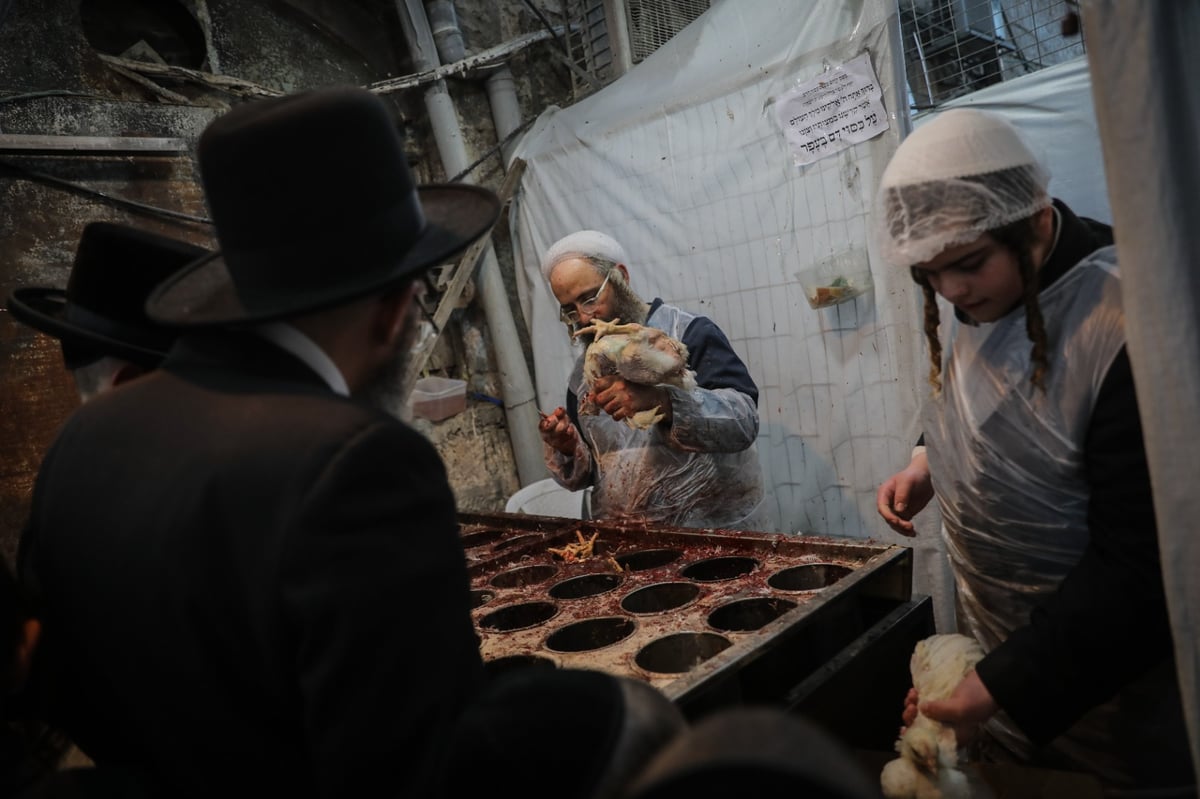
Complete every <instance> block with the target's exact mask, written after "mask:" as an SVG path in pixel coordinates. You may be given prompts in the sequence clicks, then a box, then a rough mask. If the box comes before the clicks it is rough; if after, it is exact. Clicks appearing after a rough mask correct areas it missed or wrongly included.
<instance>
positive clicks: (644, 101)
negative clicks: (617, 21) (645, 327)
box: [511, 0, 1111, 627]
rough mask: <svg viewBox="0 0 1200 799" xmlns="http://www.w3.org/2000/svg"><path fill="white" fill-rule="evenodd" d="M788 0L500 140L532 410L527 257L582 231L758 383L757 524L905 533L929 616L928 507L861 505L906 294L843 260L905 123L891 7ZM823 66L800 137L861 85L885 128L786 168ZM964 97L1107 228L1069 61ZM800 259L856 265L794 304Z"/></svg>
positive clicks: (907, 380) (940, 595)
mask: <svg viewBox="0 0 1200 799" xmlns="http://www.w3.org/2000/svg"><path fill="white" fill-rule="evenodd" d="M806 6H807V7H806V8H803V9H798V8H797V6H796V4H794V3H789V2H770V3H769V2H765V1H760V2H755V3H734V2H721V3H716V4H715V5H714V6H713V8H711V9H710V10H709V11H708V12H707V13H706V14H704V15H703V16H702V17H700V18H699V19H698V20H696V22H695V23H693V24H692V25H690V26H689V27H688V28H687V29H685V30H684V31H682V32H681V33H680V34H678V35H677V36H676V37H675V38H673V39H672V40H671V41H669V42H668V43H667V44H666V45H665V46H663V47H662V48H661V49H659V50H658V51H656V52H655V53H654V54H653V55H652V56H651V57H650V58H648V59H647V60H646V61H644V62H643V63H641V64H639V65H638V66H636V67H635V68H634V69H633V70H631V71H630V72H629V73H627V74H626V75H625V76H624V77H622V78H621V79H620V80H618V81H616V82H615V83H613V84H612V85H610V86H608V87H606V88H605V89H603V90H602V91H600V92H597V93H596V94H595V95H593V96H591V97H589V98H587V99H585V100H583V101H581V102H580V103H577V104H576V105H574V106H571V107H570V108H566V109H557V108H554V109H550V110H548V111H547V112H546V113H545V114H543V115H542V117H541V118H540V119H539V120H538V121H537V123H536V124H535V126H534V127H533V129H532V130H531V131H530V133H529V134H527V135H526V137H525V138H524V139H523V140H522V141H521V143H520V145H519V147H518V149H517V151H516V153H515V154H514V155H515V156H517V157H521V158H524V159H525V160H526V162H527V164H528V165H527V168H526V171H525V175H524V178H523V181H522V185H521V190H520V192H519V193H518V194H517V196H516V198H515V199H514V204H513V213H512V214H511V220H512V228H513V230H512V232H513V241H514V245H515V248H516V254H517V261H518V269H519V273H518V290H519V292H520V294H521V300H522V306H523V310H524V314H525V318H526V320H527V321H528V323H529V324H530V327H531V341H532V342H533V359H534V368H535V380H536V385H537V395H538V403H539V405H540V406H541V408H542V409H543V410H546V411H549V410H551V409H553V408H554V407H556V406H557V405H560V404H562V403H563V400H564V395H565V386H566V379H567V375H568V373H569V371H570V368H571V364H572V362H573V360H574V357H575V355H576V352H577V351H576V350H573V349H572V348H571V345H570V342H569V338H568V335H567V332H566V329H565V328H564V327H563V325H562V323H561V322H560V321H559V319H558V304H557V303H556V302H555V300H554V298H553V295H552V294H551V293H550V290H549V288H548V286H546V284H545V281H544V280H543V278H542V276H541V273H540V271H539V268H538V264H539V261H540V256H541V254H542V252H544V251H545V249H546V248H547V247H548V246H549V245H550V244H551V243H553V242H554V241H555V240H556V239H558V238H559V237H561V236H563V235H565V234H567V233H571V232H574V231H576V230H579V229H585V228H594V229H599V230H603V231H605V232H607V233H609V234H611V235H613V236H615V237H616V238H617V239H618V240H619V241H620V242H621V243H622V244H623V245H624V247H625V249H626V252H627V253H628V254H629V259H630V262H631V263H630V264H629V267H630V279H631V283H632V286H633V288H634V289H635V290H636V291H638V292H639V293H640V294H642V296H644V297H646V298H652V297H655V296H660V297H662V298H663V299H665V300H666V301H668V302H671V303H674V304H676V305H680V306H682V307H684V308H686V309H688V310H692V311H695V312H698V313H702V314H705V315H707V316H709V317H711V318H712V319H713V320H714V321H715V322H716V323H717V324H718V325H720V326H721V327H722V328H723V329H724V330H725V332H726V334H727V335H728V336H729V338H730V340H731V341H732V343H733V346H734V348H735V350H736V351H737V352H738V353H739V354H740V355H741V356H742V357H743V359H744V360H745V361H746V362H747V365H748V366H749V369H750V373H751V375H752V376H753V377H754V378H755V380H756V381H757V383H758V386H759V390H760V398H759V409H760V414H761V419H762V426H761V431H760V435H759V439H758V451H759V457H760V460H761V462H762V465H763V469H764V473H765V475H766V482H767V491H768V498H767V499H768V503H769V506H770V507H769V510H770V513H771V514H772V515H773V517H774V524H775V525H776V526H775V528H774V529H778V530H781V531H784V532H803V533H812V534H823V535H833V536H849V537H859V538H864V537H872V538H875V539H877V540H883V541H889V542H895V543H901V544H905V545H910V546H914V548H915V550H916V570H915V573H914V590H915V591H916V592H917V593H921V594H928V595H931V596H933V597H934V599H935V613H936V614H937V618H938V624H939V627H944V626H945V625H948V624H949V623H950V619H951V618H952V617H951V616H950V615H949V614H950V613H951V607H952V604H951V603H952V587H951V581H950V578H949V574H948V572H947V570H946V566H945V559H944V556H943V555H942V551H943V550H942V547H941V541H940V538H939V536H938V534H937V530H938V524H939V521H940V520H939V519H938V518H937V513H936V510H935V509H934V508H933V507H932V506H931V507H930V508H929V509H928V510H926V511H925V512H924V513H922V514H921V515H920V516H919V517H918V518H917V522H918V530H919V531H920V535H919V536H918V537H917V538H915V539H910V538H904V537H902V536H899V535H897V534H895V533H893V532H892V531H891V530H889V529H888V528H887V527H886V525H885V524H884V523H883V522H882V520H881V519H880V518H879V516H878V514H877V512H876V511H875V492H876V490H877V488H878V486H879V485H880V483H882V482H883V481H884V480H885V479H887V477H889V476H890V475H891V474H892V473H894V472H895V471H896V470H898V469H899V468H902V467H903V466H904V465H906V464H907V463H908V460H909V456H910V452H911V449H912V446H913V444H914V443H915V442H916V439H917V436H918V435H919V433H920V430H919V429H918V428H917V411H918V405H919V402H920V401H921V399H923V397H924V396H925V392H926V390H927V386H926V383H925V375H926V373H927V362H926V358H927V356H926V354H925V351H924V343H923V339H922V334H921V322H920V317H919V313H918V307H919V297H918V294H917V292H916V290H915V287H914V286H913V284H912V281H911V279H910V277H909V275H908V273H907V272H906V271H903V272H895V271H893V270H889V269H886V268H884V267H882V266H881V265H880V264H879V263H878V262H877V260H876V259H874V258H871V259H867V258H864V256H863V253H864V252H869V251H870V250H869V242H868V240H867V232H866V231H867V220H868V215H869V212H870V205H871V200H872V196H873V193H874V190H875V186H876V183H877V175H878V174H879V173H880V172H881V171H882V168H883V166H884V165H885V164H886V162H887V160H888V159H889V158H890V156H891V154H892V153H893V152H894V150H895V147H896V145H897V144H898V143H899V141H900V139H901V138H902V136H903V135H904V133H905V132H906V131H907V129H908V125H909V122H908V112H907V107H906V105H905V100H904V99H898V98H906V90H905V84H904V78H903V65H902V63H900V62H899V61H898V53H897V52H896V45H895V41H896V40H895V37H896V36H897V34H898V22H897V19H896V17H895V16H894V11H895V8H894V5H893V4H891V3H886V2H881V1H880V2H865V3H850V2H845V0H823V1H820V2H813V3H809V4H806ZM864 56H866V58H865V59H864V58H863V57H864ZM856 59H862V60H856ZM864 62H866V63H867V64H868V66H869V73H868V72H864V71H862V70H861V68H859V67H860V65H862V64H863V63H864ZM842 73H848V74H850V76H851V78H850V79H849V80H847V81H844V86H845V89H844V90H843V91H842V92H841V93H840V94H836V93H835V94H832V95H830V94H828V93H825V94H824V95H823V100H822V102H821V103H812V104H810V105H809V106H806V108H809V107H811V108H818V107H819V108H823V110H824V111H825V113H824V114H819V115H818V114H814V115H813V116H811V117H809V118H806V119H805V120H804V123H805V125H801V126H800V128H801V130H802V129H803V128H804V127H805V126H807V124H808V123H809V122H810V121H811V122H821V123H825V125H824V126H825V128H826V129H828V128H830V127H831V126H833V122H832V121H831V120H830V115H831V113H832V112H834V111H835V110H836V111H839V112H840V111H841V110H845V107H849V106H852V105H853V103H852V102H840V103H838V104H831V103H830V99H831V98H836V99H840V100H844V101H850V100H854V101H857V100H858V99H859V98H860V97H861V98H862V99H866V96H867V94H868V91H866V90H865V87H866V86H867V85H868V84H869V83H870V82H871V81H872V80H875V81H877V82H878V86H877V87H876V88H877V89H878V90H879V92H880V97H881V100H882V104H883V109H884V111H885V113H886V117H887V118H886V128H887V129H886V130H884V131H883V132H881V133H879V132H876V133H875V135H874V136H873V138H870V139H868V140H866V141H861V142H838V147H841V146H842V145H843V144H846V146H845V147H844V148H842V149H839V150H837V151H835V152H832V153H829V154H825V153H821V154H820V157H817V158H816V159H815V160H811V162H809V163H803V162H804V161H805V160H806V159H804V158H797V154H796V145H797V138H798V136H799V137H801V138H802V137H803V136H804V135H808V136H809V137H810V141H812V140H814V139H813V138H812V136H813V135H814V134H815V133H816V131H815V130H811V131H808V132H807V133H806V134H800V133H799V132H796V133H795V135H791V136H789V134H788V131H787V130H786V128H785V125H784V123H782V122H781V118H780V117H781V115H780V114H779V104H781V103H782V104H785V105H786V104H787V103H788V102H789V101H790V102H791V103H793V104H794V103H795V102H796V98H797V97H798V96H802V95H804V93H805V92H807V91H810V90H811V89H812V87H813V86H814V85H816V86H819V85H820V83H821V81H822V80H827V81H828V80H829V79H831V78H836V77H837V76H839V75H841V74H842ZM860 89H863V90H864V91H861V92H859V93H858V94H856V95H854V96H853V97H850V94H851V93H852V92H858V91H859V90H860ZM808 96H815V95H813V94H810V95H808ZM966 103H976V104H982V105H985V106H986V107H989V108H991V109H993V110H996V111H999V112H1001V113H1004V114H1005V115H1006V116H1008V117H1009V118H1010V119H1012V120H1013V122H1014V123H1016V124H1017V126H1018V127H1019V128H1021V129H1022V130H1023V131H1024V132H1025V133H1026V135H1028V136H1029V138H1030V139H1031V142H1032V144H1033V146H1034V147H1035V149H1036V151H1037V152H1038V153H1039V155H1043V156H1044V157H1045V158H1046V160H1047V161H1048V162H1049V166H1050V168H1051V170H1052V172H1053V179H1052V182H1051V190H1052V191H1053V192H1054V193H1055V194H1056V195H1057V196H1060V197H1062V198H1063V199H1064V200H1066V201H1067V202H1068V203H1069V204H1071V205H1072V206H1073V207H1074V208H1075V209H1076V210H1077V211H1078V212H1079V213H1081V214H1083V215H1086V216H1092V217H1095V218H1098V219H1102V220H1104V221H1109V219H1110V218H1111V217H1110V214H1109V212H1108V207H1107V202H1106V194H1105V189H1104V176H1103V172H1102V170H1101V169H1100V156H1099V140H1098V138H1097V136H1096V132H1095V121H1094V118H1093V116H1092V109H1091V96H1090V92H1089V88H1088V78H1087V68H1086V63H1085V62H1084V61H1082V60H1080V61H1077V62H1073V63H1070V64H1066V65H1062V66H1061V67H1055V68H1051V69H1047V70H1043V71H1041V72H1039V73H1036V74H1033V75H1029V76H1026V77H1024V78H1021V79H1018V80H1015V81H1010V82H1007V83H1004V84H999V85H997V86H993V87H990V88H989V89H987V90H985V91H982V92H978V93H976V94H974V95H971V96H969V97H967V98H963V99H962V100H960V101H957V102H956V103H955V104H956V105H957V104H966ZM865 110H866V109H864V111H865ZM782 116H783V117H784V119H785V120H786V119H791V118H795V117H797V116H799V114H796V113H793V114H791V115H790V116H789V115H786V114H785V115H782ZM926 118H929V117H926ZM924 119H925V118H922V119H920V120H918V124H919V123H920V122H923V121H924ZM840 122H841V123H842V124H846V125H847V126H849V124H850V120H848V119H847V120H840ZM875 122H876V123H877V124H878V122H879V121H878V120H875ZM880 127H882V125H881V126H880ZM839 130H840V128H839ZM1064 131H1066V132H1065V133H1064ZM847 132H848V133H849V132H850V131H849V130H848V131H847ZM798 162H800V163H798ZM820 264H832V265H833V266H831V267H830V268H832V269H834V270H837V269H842V270H844V271H845V270H850V269H852V267H853V265H855V264H857V265H858V266H859V268H860V269H864V270H865V272H866V275H865V281H866V287H867V289H868V290H867V291H866V292H865V293H863V294H860V295H859V296H857V297H854V298H853V299H851V300H848V301H845V302H842V303H839V304H836V305H831V306H829V307H824V308H819V309H814V308H812V307H810V304H809V300H808V296H807V294H806V288H805V285H804V280H806V279H807V278H802V273H803V272H805V270H808V269H810V268H812V267H814V266H817V265H820ZM847 264H850V266H849V267H848V266H847ZM824 277H825V280H826V281H827V282H831V280H832V279H833V278H835V277H836V276H835V275H833V274H832V273H829V274H826V275H825V276H824ZM855 279H856V280H859V281H860V283H861V282H862V277H861V276H856V277H855ZM818 282H820V281H818ZM861 288H862V286H861V285H860V286H859V287H858V289H856V290H860V289H861Z"/></svg>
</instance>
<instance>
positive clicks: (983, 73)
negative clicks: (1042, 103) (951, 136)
mask: <svg viewBox="0 0 1200 799" xmlns="http://www.w3.org/2000/svg"><path fill="white" fill-rule="evenodd" d="M899 9H900V25H901V31H902V33H901V39H902V42H903V46H904V60H905V67H906V71H907V74H908V87H909V94H910V97H911V102H912V106H913V108H914V109H915V110H918V111H921V110H925V109H929V108H934V107H937V106H938V105H940V104H942V103H944V102H946V101H948V100H952V99H954V98H956V97H961V96H963V95H965V94H969V93H971V92H974V91H978V90H979V89H983V88H985V87H987V86H991V85H994V84H996V83H1000V82H1002V81H1005V80H1011V79H1013V78H1015V77H1018V76H1020V75H1025V74H1028V73H1030V72H1036V71H1037V70H1039V69H1044V68H1045V67H1049V66H1053V65H1055V64H1059V63H1062V62H1064V61H1069V60H1071V59H1073V58H1076V57H1078V56H1080V55H1083V54H1084V52H1085V49H1086V45H1085V42H1084V39H1083V33H1082V27H1081V25H1080V23H1079V16H1078V3H1077V2H1075V0H900V2H899Z"/></svg>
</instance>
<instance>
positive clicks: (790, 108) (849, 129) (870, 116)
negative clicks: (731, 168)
mask: <svg viewBox="0 0 1200 799" xmlns="http://www.w3.org/2000/svg"><path fill="white" fill-rule="evenodd" d="M882 96H883V94H882V92H881V91H880V89H879V81H878V80H876V79H875V70H874V69H872V67H871V55H870V53H865V52H864V53H863V54H862V55H859V56H856V57H855V58H853V59H851V60H850V61H847V62H846V63H845V64H842V65H841V66H838V67H834V68H833V69H831V70H829V71H827V72H824V73H822V74H821V76H820V77H818V78H815V79H813V80H811V81H808V82H806V83H803V84H801V85H800V86H798V87H797V88H795V89H793V90H792V91H790V92H788V93H787V94H785V95H783V96H782V97H780V99H779V101H778V102H777V103H776V104H775V115H776V118H777V119H778V121H779V126H780V127H781V128H783V133H784V135H785V136H786V137H787V140H788V145H789V146H790V147H791V148H792V154H793V156H794V160H795V162H796V164H797V165H798V166H799V165H803V164H811V163H812V162H813V161H818V160H820V159H822V158H825V157H826V156H830V155H833V154H834V153H836V152H840V151H841V150H844V149H846V148H847V147H849V146H850V145H852V144H858V143H859V142H862V141H866V140H867V139H870V138H871V137H873V136H877V135H879V134H880V133H883V132H884V131H885V130H887V129H888V120H887V114H886V113H885V112H884V110H883V101H882Z"/></svg>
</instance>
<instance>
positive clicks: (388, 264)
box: [147, 87, 500, 326]
mask: <svg viewBox="0 0 1200 799" xmlns="http://www.w3.org/2000/svg"><path fill="white" fill-rule="evenodd" d="M197 156H198V160H199V164H200V176H201V180H202V182H203V185H204V193H205V197H206V200H207V202H208V207H209V211H210V213H211V214H212V219H213V223H214V224H215V226H216V233H217V241H218V243H219V245H220V251H219V252H218V253H216V254H214V255H212V256H210V257H208V258H205V259H203V260H201V261H199V262H198V263H195V264H192V265H190V266H188V267H186V268H184V269H183V270H182V271H181V272H180V273H179V274H177V275H175V276H174V277H172V278H171V279H169V280H168V281H167V282H166V283H164V284H163V285H162V286H161V287H160V288H159V290H158V291H156V292H155V293H154V294H153V295H152V296H151V298H150V300H149V303H148V304H147V312H148V313H149V315H150V316H151V318H154V319H158V320H160V321H163V322H168V323H171V324H177V325H184V326H208V325H228V324H235V323H244V322H260V321H267V320H270V319H278V318H282V317H286V316H291V315H295V314H299V313H305V312H309V311H316V310H320V309H322V308H325V307H329V306H333V305H337V304H340V303H342V302H345V301H348V300H352V299H356V298H358V297H361V296H365V295H367V294H370V293H371V292H374V291H377V290H380V289H384V288H387V287H388V286H390V285H393V284H395V283H398V282H401V281H403V280H405V279H409V278H412V277H415V276H416V275H418V274H420V273H421V272H423V271H425V270H427V269H429V268H430V267H433V266H437V265H438V264H440V263H442V262H443V261H445V260H446V259H447V258H450V257H451V256H453V255H455V254H456V253H458V252H461V251H462V250H464V249H466V247H467V246H468V245H470V244H471V242H473V241H475V240H476V239H478V238H479V237H480V236H482V235H483V234H485V233H486V232H487V231H488V230H490V229H491V226H492V224H493V223H494V222H495V221H496V218H497V217H498V216H499V214H500V201H499V199H498V198H497V197H496V195H495V194H494V193H493V192H491V191H488V190H487V189H484V188H480V187H477V186H468V185H462V184H449V185H430V186H419V187H418V186H416V185H415V184H414V183H413V179H412V176H411V174H410V173H409V169H408V162H407V160H406V159H405V156H404V146H403V137H402V135H401V133H400V131H399V129H398V128H397V125H396V122H395V121H394V119H393V117H392V114H391V113H390V112H389V110H388V108H387V106H386V105H385V104H384V102H383V101H382V100H381V99H379V98H378V97H377V96H375V95H374V94H372V93H371V92H368V91H366V90H365V89H360V88H356V87H336V88H329V89H318V90H313V91H308V92H303V93H300V94H295V95H290V96H288V97H281V98H273V99H268V100H255V101H251V102H248V103H245V104H243V105H240V106H238V107H236V108H234V109H233V110H231V111H229V112H228V113H226V114H224V115H223V116H221V117H218V118H217V119H216V120H214V121H213V122H212V123H211V124H209V126H208V127H207V128H206V129H205V130H204V132H203V133H202V134H201V136H200V142H199V146H198V148H197Z"/></svg>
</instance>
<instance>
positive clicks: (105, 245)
mask: <svg viewBox="0 0 1200 799" xmlns="http://www.w3.org/2000/svg"><path fill="white" fill-rule="evenodd" d="M208 252H209V251H208V250H206V249H204V248H203V247H197V246H195V245H192V244H188V243H187V242H183V241H177V240H175V239H172V238H168V237H166V236H160V235H158V234H155V233H151V232H149V231H146V230H139V229H137V228H133V227H129V226H127V225H120V224H116V223H112V222H92V223H90V224H88V225H87V226H86V227H85V228H84V229H83V233H82V234H81V235H80V237H79V244H78V246H77V247H76V249H75V261H74V263H73V264H72V266H71V272H70V275H69V276H68V277H67V287H66V288H65V289H63V288H56V287H44V286H24V287H21V288H18V289H14V290H13V292H12V293H11V294H10V295H9V298H8V307H9V310H10V311H11V312H12V315H13V317H14V318H16V320H17V321H19V322H23V323H24V324H26V325H29V326H30V327H32V328H34V329H36V330H40V331H41V332H43V333H46V334H48V335H51V336H53V337H55V338H57V339H59V340H60V341H62V347H63V358H64V360H65V361H66V364H67V368H69V369H75V368H78V367H79V366H83V365H85V364H86V363H87V362H89V361H91V360H95V359H96V358H98V357H100V356H102V355H113V356H116V357H118V358H123V359H124V360H127V361H130V362H132V363H136V364H140V365H142V366H146V367H154V366H157V365H158V363H159V362H160V361H161V360H162V358H163V356H164V355H165V354H166V352H167V350H168V349H169V348H170V346H171V342H172V341H174V339H175V336H176V335H177V331H175V330H172V329H171V328H169V327H165V326H163V325H160V324H158V323H156V322H153V321H152V320H150V319H149V318H147V316H146V312H145V303H146V298H147V297H149V296H150V293H151V291H152V290H153V289H154V287H155V286H157V285H158V284H159V283H161V282H162V281H163V280H165V279H166V278H168V277H169V276H170V275H172V274H174V273H175V272H176V271H178V270H179V269H180V268H182V267H183V266H186V265H187V264H189V263H192V262H193V261H195V260H196V259H197V258H201V257H203V256H204V255H205V254H206V253H208Z"/></svg>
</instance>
